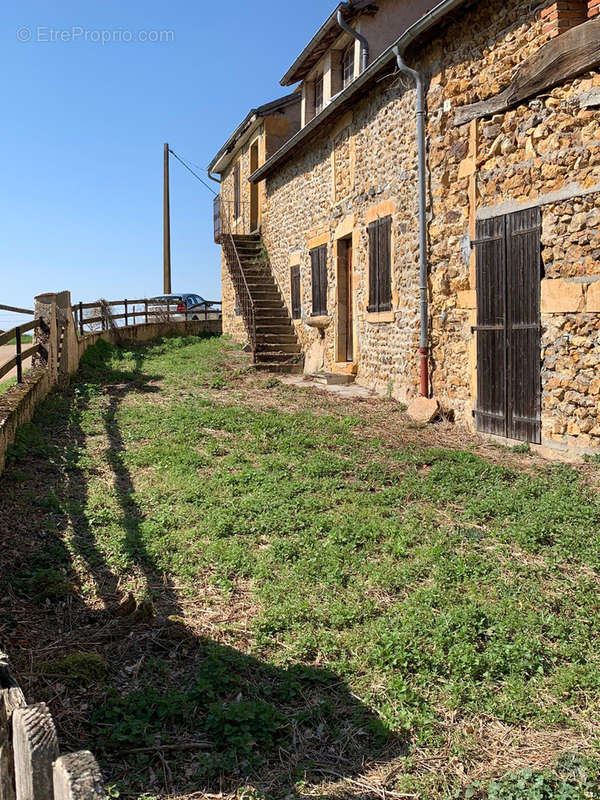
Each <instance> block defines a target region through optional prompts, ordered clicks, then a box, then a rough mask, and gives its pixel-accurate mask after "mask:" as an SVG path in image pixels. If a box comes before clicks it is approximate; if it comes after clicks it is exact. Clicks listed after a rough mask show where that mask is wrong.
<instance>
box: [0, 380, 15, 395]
mask: <svg viewBox="0 0 600 800" xmlns="http://www.w3.org/2000/svg"><path fill="white" fill-rule="evenodd" d="M16 382H17V379H16V378H7V379H6V380H3V381H0V394H4V392H6V391H7V389H10V387H11V386H14V385H15V383H16Z"/></svg>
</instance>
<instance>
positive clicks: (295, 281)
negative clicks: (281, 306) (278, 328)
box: [290, 266, 302, 319]
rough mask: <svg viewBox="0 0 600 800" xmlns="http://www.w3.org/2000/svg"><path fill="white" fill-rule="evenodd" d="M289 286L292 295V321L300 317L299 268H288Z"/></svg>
mask: <svg viewBox="0 0 600 800" xmlns="http://www.w3.org/2000/svg"><path fill="white" fill-rule="evenodd" d="M290 284H291V294H292V319H300V318H301V317H302V301H301V299H300V267H299V266H294V267H291V268H290Z"/></svg>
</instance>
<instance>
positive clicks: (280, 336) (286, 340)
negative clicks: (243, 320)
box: [256, 328, 298, 344]
mask: <svg viewBox="0 0 600 800" xmlns="http://www.w3.org/2000/svg"><path fill="white" fill-rule="evenodd" d="M284 330H285V331H287V330H288V328H285V329H284ZM256 341H257V342H259V343H261V344H298V339H297V338H296V336H295V334H293V333H281V332H280V333H259V332H258V330H257V332H256Z"/></svg>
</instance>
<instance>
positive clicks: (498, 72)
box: [428, 3, 600, 449]
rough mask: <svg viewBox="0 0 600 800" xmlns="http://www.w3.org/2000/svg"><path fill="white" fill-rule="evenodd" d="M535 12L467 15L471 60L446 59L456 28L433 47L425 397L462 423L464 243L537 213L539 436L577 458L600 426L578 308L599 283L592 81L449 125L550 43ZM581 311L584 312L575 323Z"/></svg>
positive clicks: (471, 373) (466, 329)
mask: <svg viewBox="0 0 600 800" xmlns="http://www.w3.org/2000/svg"><path fill="white" fill-rule="evenodd" d="M541 10H543V7H542V9H540V7H537V8H536V7H530V9H529V12H528V14H526V15H525V14H523V13H522V12H523V7H522V5H521V4H515V3H512V4H511V3H503V4H497V3H490V4H480V7H479V11H478V13H477V15H475V14H473V13H472V12H469V13H468V14H467V16H466V18H468V19H469V20H472V21H473V31H474V32H476V31H478V30H481V41H480V44H479V46H475V45H476V42H477V35H475V36H474V37H472V39H471V47H470V48H469V50H468V51H465V50H464V49H463V48H462V47H459V49H458V53H457V52H456V51H455V50H453V48H452V47H451V43H452V42H456V41H459V40H462V41H464V40H465V37H464V33H463V34H461V30H462V26H461V23H460V22H458V23H456V24H455V25H452V26H451V27H450V28H449V29H448V31H447V32H446V34H445V35H444V36H442V37H440V39H439V40H438V42H436V43H432V47H433V48H437V49H438V52H439V53H440V54H443V55H442V56H441V57H440V58H439V60H438V67H437V68H436V69H434V71H433V75H432V82H431V89H430V91H429V93H428V112H429V133H430V163H431V167H432V172H431V185H432V211H433V215H432V216H433V221H432V229H431V234H432V236H431V267H432V269H431V288H432V303H431V320H432V328H433V333H432V339H433V358H434V361H435V368H434V371H433V386H434V391H435V393H436V395H438V396H439V397H440V399H441V400H442V402H443V403H444V404H446V405H448V406H451V407H453V408H454V410H455V411H456V412H457V413H458V414H459V415H462V416H463V418H464V419H465V420H470V418H471V410H472V408H473V407H474V403H475V399H476V386H475V376H476V371H475V370H476V343H475V338H474V336H472V335H471V332H470V329H471V325H473V324H475V322H476V311H475V309H476V297H475V291H474V290H475V274H474V267H475V259H474V253H473V252H470V251H469V247H468V239H469V238H471V239H473V238H474V236H475V221H476V219H477V218H478V217H481V216H485V217H489V216H493V215H495V214H498V213H507V212H510V211H515V210H518V209H519V208H523V207H527V206H534V205H539V206H540V208H541V213H542V226H543V227H542V239H541V244H542V262H543V266H542V274H543V280H542V292H541V294H542V326H543V330H544V334H543V341H542V437H543V442H544V444H546V445H551V446H553V447H560V448H563V449H568V448H579V449H581V448H588V447H590V446H592V447H593V446H598V445H599V444H600V439H598V438H597V436H598V434H599V433H600V429H597V430H596V432H595V433H592V431H594V430H595V429H596V428H597V425H598V421H599V420H598V418H597V417H598V407H597V401H594V400H593V394H594V391H595V389H594V384H593V382H592V381H590V380H587V379H588V378H589V377H590V375H589V371H590V369H591V363H592V361H593V360H594V358H595V356H594V349H595V347H596V345H597V340H596V334H595V333H594V331H595V330H596V321H597V316H596V313H597V311H600V307H598V306H596V304H595V302H594V301H593V297H595V294H591V295H590V297H589V303H587V302H584V301H585V299H586V297H587V292H588V287H589V286H591V284H593V283H594V281H595V280H596V279H597V278H598V277H600V263H599V260H598V259H599V256H600V246H599V244H600V239H599V236H598V231H597V229H596V226H597V222H598V219H599V218H600V195H599V194H598V193H597V191H596V190H598V189H600V114H599V113H598V111H597V110H595V109H589V108H582V107H581V99H582V98H583V97H584V96H585V93H586V92H589V90H590V89H591V88H592V87H594V86H597V85H600V76H598V75H597V74H594V75H588V76H586V77H584V78H580V79H576V80H573V81H570V82H568V83H566V84H563V85H562V86H559V87H557V88H555V89H554V90H552V91H551V92H549V93H548V94H547V96H544V97H543V98H534V99H532V100H530V101H529V102H527V103H523V104H521V105H519V106H518V107H516V108H514V109H511V110H509V111H507V112H504V113H502V114H495V115H494V116H492V117H489V118H486V119H482V120H479V121H477V122H472V123H470V124H469V125H463V126H460V127H454V125H453V124H452V116H453V113H454V109H455V107H456V106H460V105H463V104H465V103H468V102H473V101H476V100H479V99H485V98H487V97H489V96H490V95H491V94H493V93H495V92H497V91H498V90H501V89H503V88H504V87H505V86H506V85H507V83H508V81H509V77H510V73H511V72H512V69H514V66H516V65H518V64H519V63H521V61H523V60H524V59H525V58H527V57H528V56H530V55H532V54H533V53H534V52H535V51H536V50H537V49H538V47H539V46H540V45H541V44H543V43H544V42H545V41H547V40H548V38H549V33H548V31H547V30H544V26H543V19H542V15H541ZM490 33H491V34H492V38H493V41H494V47H493V49H490V47H489V44H488V43H487V39H488V37H489V36H490ZM458 54H460V55H459V57H458V58H457V55H458ZM506 64H508V65H510V66H509V67H508V68H506V69H505V67H504V66H503V65H506ZM465 242H466V244H467V246H466V247H465ZM594 292H595V290H594ZM584 308H585V310H586V312H587V313H579V314H577V313H576V312H583V310H584ZM564 312H572V313H570V314H567V315H566V316H565V314H564ZM579 326H580V327H581V332H577V329H578V327H579ZM438 365H440V366H439V367H438ZM590 386H591V390H590V388H589V387H590ZM586 387H587V388H586ZM559 396H560V399H559ZM565 397H566V398H567V399H566V400H565V399H564V398H565ZM583 418H585V422H583V423H582V422H581V420H582V419H583ZM577 421H578V422H577Z"/></svg>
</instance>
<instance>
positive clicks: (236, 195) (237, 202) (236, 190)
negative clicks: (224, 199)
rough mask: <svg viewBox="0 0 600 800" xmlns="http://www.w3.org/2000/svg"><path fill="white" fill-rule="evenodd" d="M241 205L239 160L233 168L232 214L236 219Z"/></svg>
mask: <svg viewBox="0 0 600 800" xmlns="http://www.w3.org/2000/svg"><path fill="white" fill-rule="evenodd" d="M241 205H242V198H241V186H240V164H239V161H238V163H237V164H236V165H235V168H234V170H233V216H234V217H235V218H236V219H238V218H239V216H240V211H241Z"/></svg>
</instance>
